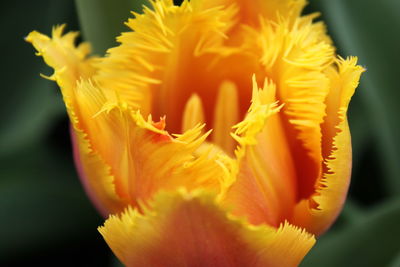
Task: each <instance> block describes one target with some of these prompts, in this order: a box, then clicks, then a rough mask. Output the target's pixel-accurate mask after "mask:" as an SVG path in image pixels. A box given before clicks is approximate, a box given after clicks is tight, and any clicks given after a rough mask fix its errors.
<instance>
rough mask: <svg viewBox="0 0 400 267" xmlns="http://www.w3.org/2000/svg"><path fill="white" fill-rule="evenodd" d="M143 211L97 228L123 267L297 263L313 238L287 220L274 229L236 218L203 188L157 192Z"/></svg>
mask: <svg viewBox="0 0 400 267" xmlns="http://www.w3.org/2000/svg"><path fill="white" fill-rule="evenodd" d="M143 209H144V214H143V215H142V214H140V213H139V212H138V211H137V210H135V209H131V208H128V209H127V210H126V211H125V212H124V213H123V214H122V215H120V216H111V217H110V218H109V219H108V220H107V221H106V222H105V224H104V226H103V227H100V228H99V231H100V233H101V234H102V235H103V237H104V239H105V240H106V242H107V243H108V245H109V246H110V247H111V249H112V250H113V252H114V253H115V255H116V256H117V257H118V258H119V259H120V260H121V261H122V262H123V263H124V264H126V266H149V267H151V266H165V267H168V266H171V267H180V266H182V267H183V266H214V267H219V266H230V267H233V266H260V267H261V266H272V267H273V266H276V267H278V266H279V267H285V266H297V265H298V264H299V263H300V261H301V260H302V258H303V257H304V256H305V254H306V253H307V252H308V251H309V250H310V248H311V247H312V246H313V244H314V242H315V240H314V237H313V236H312V235H310V234H308V233H306V232H304V231H302V230H300V229H298V228H296V227H293V226H291V225H290V224H288V223H285V224H283V225H281V226H280V227H279V229H275V228H272V227H269V226H266V225H263V226H258V227H255V226H251V225H249V224H248V223H246V222H245V221H243V220H238V219H235V218H233V217H232V216H229V215H227V214H226V212H225V211H224V210H222V209H221V208H219V207H218V206H217V205H216V204H215V200H214V198H213V196H212V195H209V194H205V193H204V192H202V191H195V192H192V193H187V192H186V191H183V190H181V191H179V192H176V193H160V194H158V195H157V196H156V198H155V200H154V202H152V204H151V207H150V208H145V207H143Z"/></svg>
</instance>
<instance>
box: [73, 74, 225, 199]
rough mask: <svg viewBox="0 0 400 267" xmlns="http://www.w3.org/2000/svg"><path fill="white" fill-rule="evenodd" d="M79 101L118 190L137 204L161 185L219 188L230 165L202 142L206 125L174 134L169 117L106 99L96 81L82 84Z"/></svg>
mask: <svg viewBox="0 0 400 267" xmlns="http://www.w3.org/2000/svg"><path fill="white" fill-rule="evenodd" d="M78 87H79V90H77V93H78V98H77V100H78V103H79V107H80V109H81V111H82V114H85V118H87V119H86V120H85V121H84V123H82V124H83V125H84V128H85V129H86V132H87V133H88V139H89V140H90V142H91V145H92V147H93V149H95V150H96V151H97V152H98V153H99V154H100V155H101V156H102V158H103V159H104V161H105V162H106V163H107V164H108V165H109V166H110V167H111V173H112V174H113V176H114V178H115V180H114V183H115V187H116V191H117V194H118V195H119V196H120V197H121V198H123V199H124V200H126V201H128V202H129V203H131V204H132V205H136V204H137V201H139V200H143V201H146V200H148V199H149V198H151V197H152V195H153V194H154V193H155V192H157V191H158V190H160V189H164V190H173V189H176V188H177V187H181V186H183V187H185V188H187V189H189V190H192V189H195V188H197V187H204V188H209V189H210V190H213V191H215V192H216V193H219V191H220V190H221V185H223V184H224V183H225V180H226V178H225V177H226V176H227V175H226V171H225V170H224V168H223V166H221V164H220V163H219V157H220V156H219V153H215V154H212V153H211V149H206V150H204V151H201V152H199V151H198V148H199V147H200V146H201V145H202V143H203V142H204V140H205V139H206V138H207V136H208V135H209V132H208V133H206V134H203V135H201V131H202V127H203V126H201V125H198V126H196V127H195V128H192V129H189V130H187V131H186V132H185V133H184V134H182V135H176V137H172V136H170V135H169V134H168V133H167V132H166V131H165V130H164V127H165V119H161V121H160V122H158V123H155V122H153V121H152V119H151V118H150V117H149V118H148V120H145V119H144V118H143V117H142V115H141V114H140V112H139V111H132V110H131V109H130V108H129V107H128V105H126V104H125V103H114V102H106V100H107V99H106V97H105V96H104V93H103V90H102V89H100V88H99V87H97V86H96V85H94V84H93V83H91V82H85V81H82V82H81V83H80V84H79V86H78Z"/></svg>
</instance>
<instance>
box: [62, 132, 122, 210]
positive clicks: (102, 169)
mask: <svg viewBox="0 0 400 267" xmlns="http://www.w3.org/2000/svg"><path fill="white" fill-rule="evenodd" d="M70 132H71V141H72V150H73V155H74V162H75V166H76V169H77V171H78V174H79V177H80V179H81V182H82V185H83V187H84V189H85V191H86V193H87V195H88V196H89V198H90V200H91V201H92V203H93V204H94V206H95V207H96V209H97V210H98V211H99V212H100V214H101V215H102V216H103V217H107V216H108V215H109V214H114V213H119V212H121V211H122V210H123V209H124V208H125V206H126V203H124V202H123V201H122V199H120V198H119V197H118V196H117V194H116V193H115V186H114V183H113V177H112V176H111V175H110V167H108V166H107V165H106V164H105V163H104V162H103V160H102V159H101V158H100V157H99V155H98V154H97V153H95V152H94V151H92V150H91V149H90V146H89V143H88V141H87V140H86V139H85V138H84V135H83V134H82V133H80V132H77V131H75V130H74V129H73V127H72V126H71V131H70Z"/></svg>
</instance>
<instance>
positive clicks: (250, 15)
mask: <svg viewBox="0 0 400 267" xmlns="http://www.w3.org/2000/svg"><path fill="white" fill-rule="evenodd" d="M203 2H205V3H206V4H205V5H210V6H211V5H212V6H220V5H225V6H229V5H232V4H235V5H237V6H238V7H239V12H238V15H237V19H238V21H239V23H245V24H248V25H251V26H258V25H259V21H260V20H259V19H260V16H262V17H264V18H266V19H268V20H271V21H277V20H278V18H279V17H283V18H285V19H289V20H292V19H294V18H297V17H299V16H300V13H301V11H302V10H303V8H304V6H305V5H306V1H305V0H252V1H248V0H205V1H203Z"/></svg>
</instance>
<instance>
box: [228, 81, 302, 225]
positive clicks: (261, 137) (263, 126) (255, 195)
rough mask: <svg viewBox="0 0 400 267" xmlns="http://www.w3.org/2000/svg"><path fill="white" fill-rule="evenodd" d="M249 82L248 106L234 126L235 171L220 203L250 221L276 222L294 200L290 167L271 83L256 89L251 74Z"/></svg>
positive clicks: (274, 223) (290, 160) (292, 173)
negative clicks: (249, 98) (249, 101)
mask: <svg viewBox="0 0 400 267" xmlns="http://www.w3.org/2000/svg"><path fill="white" fill-rule="evenodd" d="M253 86H254V89H253V99H252V104H251V107H250V110H249V112H248V114H247V116H246V118H245V120H244V121H242V122H240V123H239V124H238V125H237V126H236V128H237V130H236V136H235V138H236V139H237V141H238V143H239V144H240V147H239V148H238V150H237V151H236V154H237V161H238V163H237V164H238V166H237V168H238V171H237V177H236V181H235V182H234V183H233V184H232V186H231V187H230V188H229V189H228V191H227V194H226V196H225V199H224V203H225V205H228V206H229V207H232V209H233V213H234V214H235V215H240V216H247V218H248V219H249V221H250V222H251V223H253V224H261V223H268V224H270V225H273V226H278V225H279V224H280V223H281V222H283V221H284V220H285V219H286V218H289V217H290V216H291V214H292V209H293V206H294V204H295V200H296V190H297V188H296V180H295V173H294V167H293V162H292V158H291V155H290V154H289V149H288V144H287V142H286V140H285V138H284V133H283V129H282V126H281V123H280V118H279V115H278V113H277V112H278V111H279V109H280V107H279V108H278V107H277V106H276V102H275V85H274V84H272V83H268V82H266V83H265V84H264V89H263V90H260V91H259V90H258V87H257V84H256V81H255V78H254V79H253ZM234 175H235V174H234Z"/></svg>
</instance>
